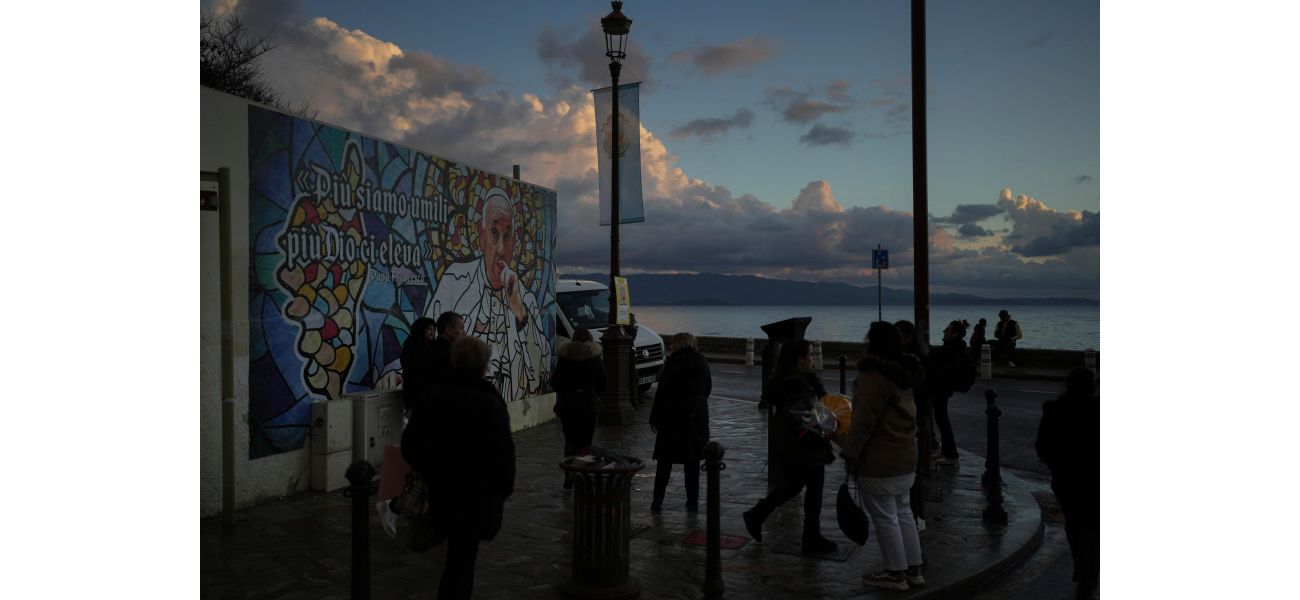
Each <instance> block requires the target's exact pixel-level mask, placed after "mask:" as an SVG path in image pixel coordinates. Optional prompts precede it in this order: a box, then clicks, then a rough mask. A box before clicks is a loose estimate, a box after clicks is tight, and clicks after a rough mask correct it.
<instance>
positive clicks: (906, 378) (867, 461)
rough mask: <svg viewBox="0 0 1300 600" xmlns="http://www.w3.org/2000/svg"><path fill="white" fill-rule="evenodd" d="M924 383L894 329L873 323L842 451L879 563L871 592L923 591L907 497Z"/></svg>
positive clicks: (871, 574)
mask: <svg viewBox="0 0 1300 600" xmlns="http://www.w3.org/2000/svg"><path fill="white" fill-rule="evenodd" d="M922 376H923V374H922V373H921V371H920V368H919V366H918V365H916V363H915V361H912V360H908V357H907V356H906V355H905V354H904V353H903V339H902V336H901V335H900V334H899V332H898V328H897V327H895V326H894V325H893V324H891V323H885V322H876V323H872V324H871V328H870V330H869V331H868V332H867V349H866V355H865V356H863V358H862V360H860V361H858V377H857V380H856V381H854V383H853V418H852V422H851V423H850V425H849V432H848V434H847V435H846V436H845V439H844V446H843V449H842V450H841V455H842V456H843V457H844V460H845V463H846V464H847V465H848V466H847V468H848V471H849V474H850V475H852V476H853V477H855V478H856V480H857V484H858V490H859V491H860V492H861V494H862V504H863V508H864V509H866V512H867V514H868V515H870V516H871V522H872V524H873V525H874V526H875V529H876V541H877V543H879V544H880V553H881V555H882V557H883V559H884V565H883V568H882V569H879V570H876V571H868V572H867V573H866V574H864V575H863V576H862V583H863V584H865V585H868V586H873V587H881V588H885V589H892V590H898V591H906V590H908V589H910V588H909V586H918V587H919V586H923V585H925V578H924V577H923V576H922V575H921V560H922V558H921V539H920V536H919V535H918V533H917V528H916V521H915V519H914V518H913V515H912V507H911V499H910V494H909V491H910V490H911V488H912V483H913V481H914V480H915V479H916V466H917V462H916V456H917V454H916V453H917V445H918V444H917V436H916V432H917V428H916V401H915V399H914V398H913V391H914V388H915V386H916V382H917V381H918V380H919V379H920V378H921V377H922Z"/></svg>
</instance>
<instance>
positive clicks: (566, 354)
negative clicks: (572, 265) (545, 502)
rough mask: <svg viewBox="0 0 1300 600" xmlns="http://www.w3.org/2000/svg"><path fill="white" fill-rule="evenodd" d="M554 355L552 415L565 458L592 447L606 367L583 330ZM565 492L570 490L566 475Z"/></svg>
mask: <svg viewBox="0 0 1300 600" xmlns="http://www.w3.org/2000/svg"><path fill="white" fill-rule="evenodd" d="M556 354H557V355H558V356H559V360H557V361H556V362H555V370H554V371H551V389H553V390H555V414H556V415H559V417H560V426H561V428H562V429H563V430H564V456H573V455H575V454H577V453H579V452H581V451H583V450H585V449H586V448H587V447H589V446H591V438H592V435H593V434H594V433H595V432H596V412H597V411H598V410H599V408H600V396H601V395H602V394H604V393H605V365H604V363H602V362H601V359H600V344H597V343H596V342H595V340H593V339H592V337H591V332H590V331H588V330H586V329H585V328H578V329H577V330H576V331H574V332H573V339H572V340H571V341H568V342H565V343H564V344H562V345H561V346H560V348H559V350H557V351H556ZM564 489H566V490H568V489H573V481H571V480H570V479H569V478H568V476H567V474H566V476H565V478H564Z"/></svg>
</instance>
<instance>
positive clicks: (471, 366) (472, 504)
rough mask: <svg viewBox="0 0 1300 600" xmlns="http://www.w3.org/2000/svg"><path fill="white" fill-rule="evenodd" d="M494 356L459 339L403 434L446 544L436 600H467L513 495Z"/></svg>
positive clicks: (510, 444)
mask: <svg viewBox="0 0 1300 600" xmlns="http://www.w3.org/2000/svg"><path fill="white" fill-rule="evenodd" d="M491 358H492V349H491V348H489V347H488V345H487V344H486V343H485V342H483V341H482V340H480V339H478V338H474V337H470V336H463V337H461V338H459V339H457V340H456V342H455V343H453V344H452V347H451V369H452V373H451V376H450V378H449V381H447V382H445V383H444V384H443V385H441V386H439V387H438V388H436V389H435V390H433V391H431V392H430V393H436V394H437V397H438V401H437V402H430V403H428V404H427V405H425V406H423V407H421V408H420V409H418V410H416V411H415V413H414V415H413V416H412V418H411V423H410V424H409V425H408V426H407V428H406V431H405V432H404V433H403V434H402V456H403V458H405V459H406V461H407V462H408V463H410V464H411V467H412V468H413V469H415V470H416V471H417V472H419V473H420V474H421V475H422V476H423V477H424V480H425V481H426V482H427V483H428V488H429V504H430V508H429V510H430V512H431V515H432V517H431V518H433V519H435V523H436V527H437V529H438V530H439V531H440V532H442V533H445V534H446V536H447V559H446V562H445V564H444V566H443V570H442V581H441V582H440V583H439V585H438V598H439V600H452V599H457V600H459V599H463V598H470V597H472V596H473V592H474V565H475V562H476V561H477V560H478V546H479V542H480V541H490V540H492V539H493V538H495V537H496V534H497V532H498V531H500V530H501V518H502V515H503V513H504V510H505V501H506V499H507V498H509V497H510V495H511V494H512V493H514V486H515V445H514V440H513V438H511V435H510V414H509V413H508V412H507V410H506V402H505V399H504V398H502V396H501V393H500V392H499V391H498V390H497V388H496V386H494V385H492V383H491V382H490V381H488V380H487V379H486V377H487V374H488V368H489V366H490V361H491Z"/></svg>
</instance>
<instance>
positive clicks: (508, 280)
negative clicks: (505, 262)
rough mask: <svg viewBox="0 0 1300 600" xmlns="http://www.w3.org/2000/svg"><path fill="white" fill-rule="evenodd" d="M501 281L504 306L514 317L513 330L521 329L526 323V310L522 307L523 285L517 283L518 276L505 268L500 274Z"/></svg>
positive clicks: (508, 268)
mask: <svg viewBox="0 0 1300 600" xmlns="http://www.w3.org/2000/svg"><path fill="white" fill-rule="evenodd" d="M501 280H502V283H503V284H504V286H503V288H502V293H503V294H504V295H505V298H504V300H505V301H506V306H508V307H509V308H510V312H511V313H513V314H514V316H515V328H516V329H522V328H523V327H524V325H525V324H526V323H527V322H528V309H527V308H525V307H524V297H523V291H522V288H523V285H522V284H521V283H519V275H518V274H516V273H515V272H514V271H512V270H510V267H506V268H505V269H504V270H503V271H502V272H501Z"/></svg>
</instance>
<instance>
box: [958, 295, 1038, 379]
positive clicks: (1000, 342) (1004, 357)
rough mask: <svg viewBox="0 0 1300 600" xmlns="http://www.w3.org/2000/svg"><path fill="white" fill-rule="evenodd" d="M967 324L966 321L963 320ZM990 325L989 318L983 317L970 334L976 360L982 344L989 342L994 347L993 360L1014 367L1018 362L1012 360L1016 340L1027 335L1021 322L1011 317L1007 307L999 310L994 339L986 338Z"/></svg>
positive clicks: (972, 353)
mask: <svg viewBox="0 0 1300 600" xmlns="http://www.w3.org/2000/svg"><path fill="white" fill-rule="evenodd" d="M962 324H963V325H966V324H967V323H966V321H962ZM987 327H988V320H987V319H984V318H981V319H980V320H979V322H978V323H976V324H975V330H974V331H973V332H972V333H971V334H970V350H971V355H972V356H973V357H974V358H975V360H977V361H978V360H979V358H980V346H983V345H985V344H988V345H989V347H990V348H992V349H993V360H995V361H997V362H1005V363H1006V364H1007V366H1009V367H1014V366H1016V363H1015V361H1014V360H1012V359H1013V358H1015V357H1014V354H1015V352H1016V341H1017V340H1019V339H1020V338H1022V337H1025V334H1024V332H1023V331H1021V330H1020V323H1018V322H1016V320H1015V319H1012V318H1011V313H1009V312H1007V309H1005V308H1004V309H1002V310H1000V311H998V322H997V325H994V326H993V339H991V340H990V339H987V338H985V336H984V335H985V334H984V332H985V329H986V328H987Z"/></svg>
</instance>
